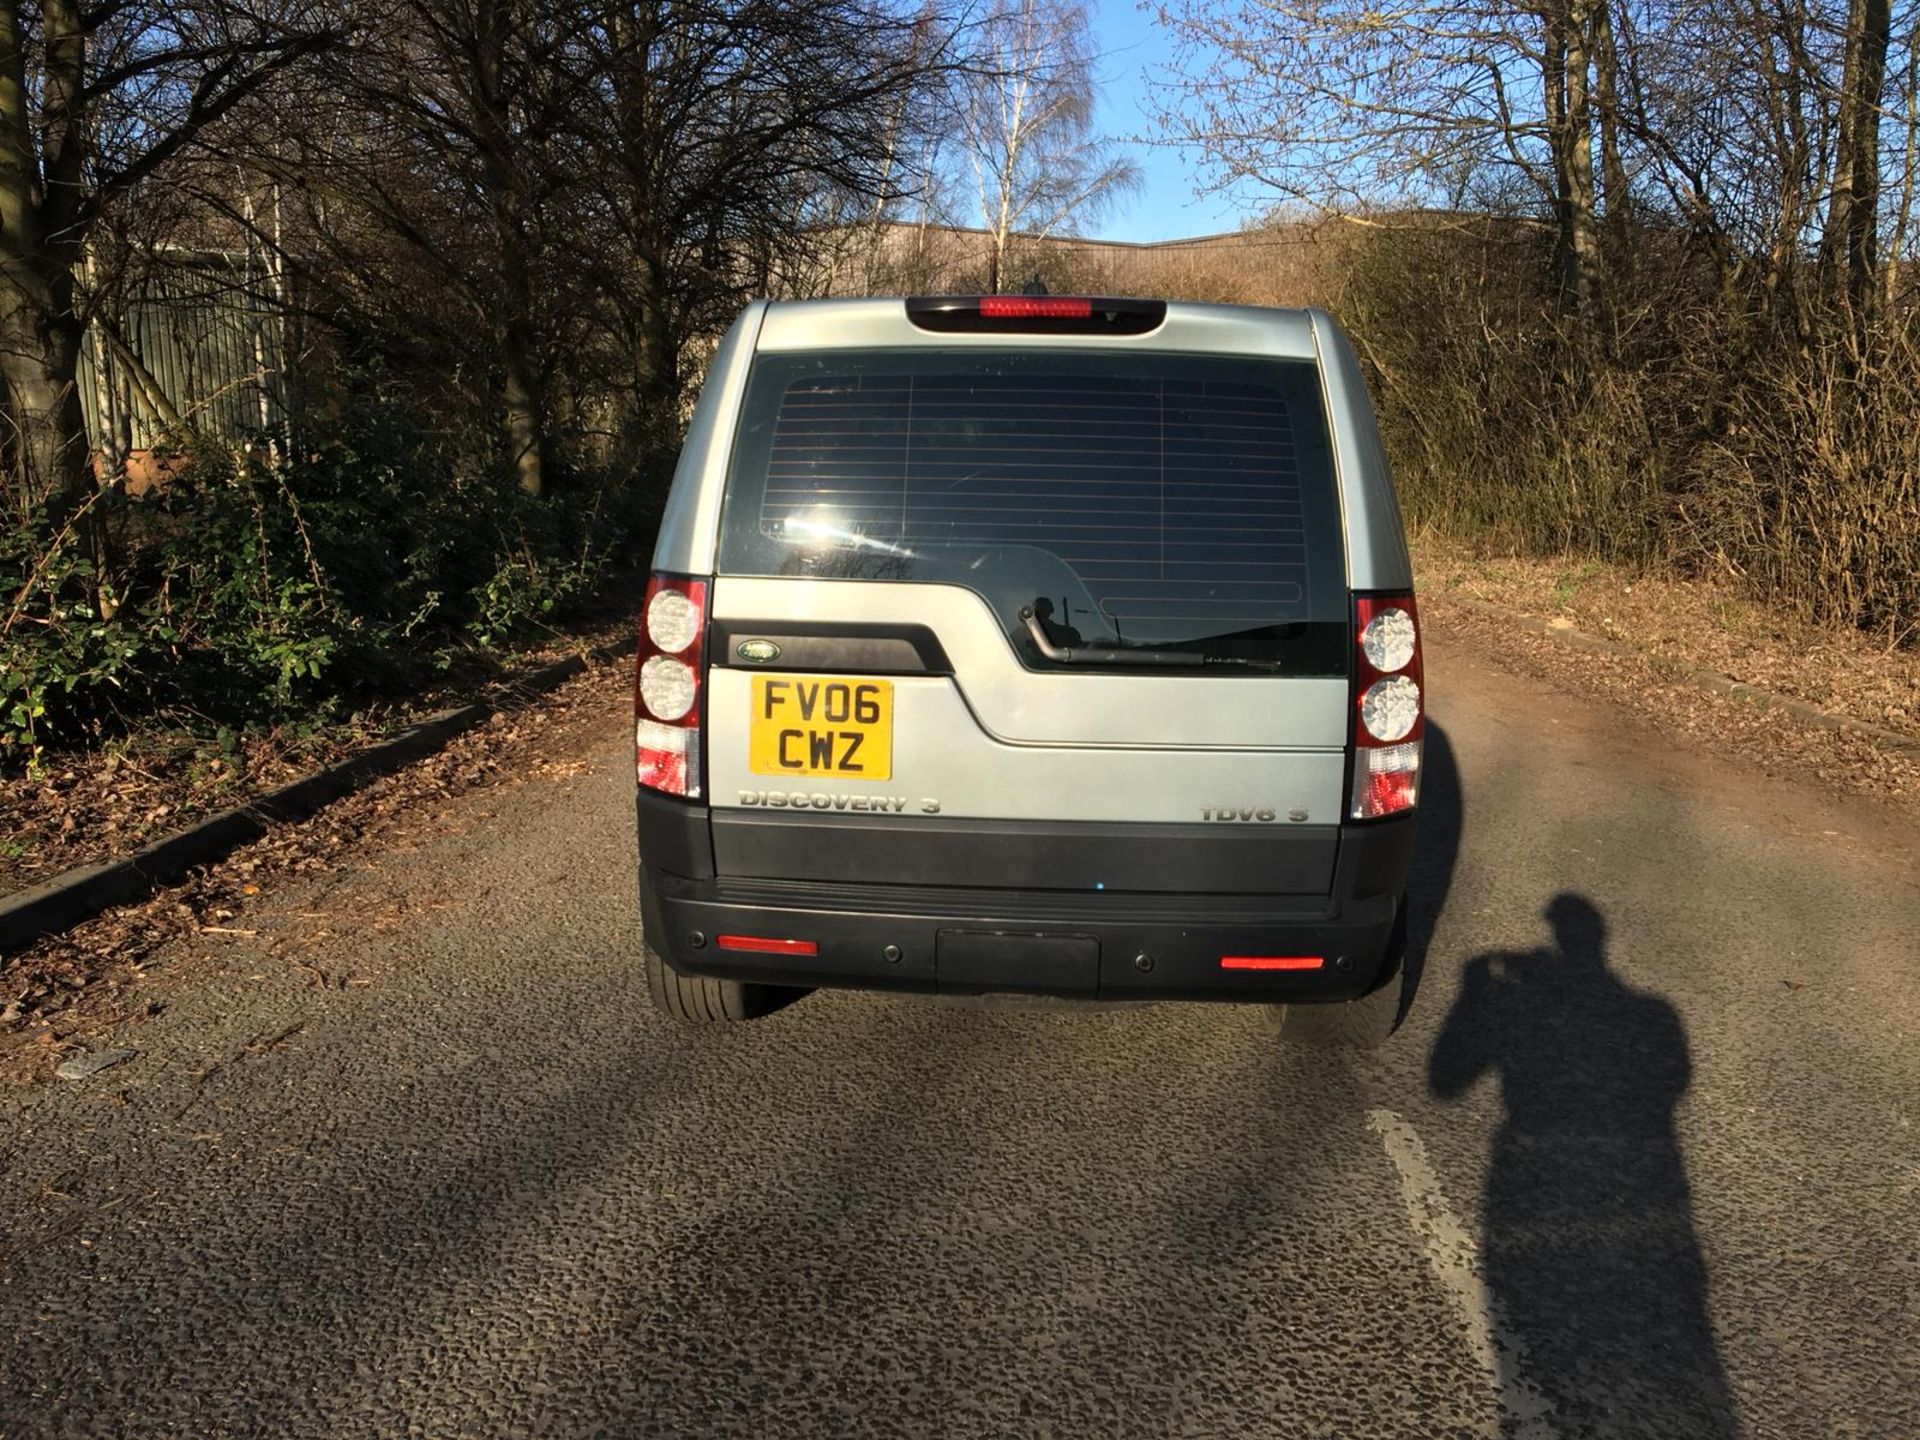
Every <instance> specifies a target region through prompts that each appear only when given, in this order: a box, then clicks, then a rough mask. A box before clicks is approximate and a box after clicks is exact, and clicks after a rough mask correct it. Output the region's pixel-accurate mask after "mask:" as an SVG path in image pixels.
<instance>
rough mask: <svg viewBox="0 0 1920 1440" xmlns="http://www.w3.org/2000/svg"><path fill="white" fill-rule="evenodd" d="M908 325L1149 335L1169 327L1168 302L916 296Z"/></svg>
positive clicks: (958, 330)
mask: <svg viewBox="0 0 1920 1440" xmlns="http://www.w3.org/2000/svg"><path fill="white" fill-rule="evenodd" d="M906 304H907V319H909V320H911V321H912V322H913V323H914V324H915V325H916V326H918V327H919V328H920V329H922V330H937V331H939V332H941V333H942V334H948V335H961V334H969V333H993V334H1000V335H1145V334H1146V333H1147V332H1148V331H1150V330H1157V329H1159V328H1160V326H1161V325H1162V324H1164V323H1165V322H1166V318H1167V302H1166V301H1164V300H1131V299H1122V298H1117V297H1115V298H1107V297H1103V296H1088V295H915V296H912V297H910V298H909V299H908V300H907V302H906Z"/></svg>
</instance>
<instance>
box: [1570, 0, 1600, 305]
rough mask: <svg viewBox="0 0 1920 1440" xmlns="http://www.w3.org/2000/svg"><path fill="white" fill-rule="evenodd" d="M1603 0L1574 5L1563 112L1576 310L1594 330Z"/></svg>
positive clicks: (1597, 277) (1597, 281) (1597, 296)
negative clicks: (1595, 52) (1595, 36)
mask: <svg viewBox="0 0 1920 1440" xmlns="http://www.w3.org/2000/svg"><path fill="white" fill-rule="evenodd" d="M1598 3H1599V0H1587V3H1584V4H1578V3H1577V4H1576V5H1575V6H1574V8H1573V9H1572V12H1571V13H1570V14H1569V16H1568V24H1567V28H1566V36H1567V49H1566V56H1567V63H1566V100H1567V112H1566V117H1565V130H1564V134H1565V137H1566V139H1565V145H1566V155H1567V164H1566V174H1567V196H1566V205H1567V239H1568V244H1569V246H1570V247H1571V251H1572V254H1571V262H1572V272H1573V310H1574V316H1575V318H1576V320H1577V321H1578V323H1579V326H1580V328H1581V329H1582V331H1584V332H1586V333H1587V334H1589V335H1591V333H1592V332H1593V329H1594V326H1595V325H1596V323H1597V322H1598V319H1599V313H1600V306H1601V303H1602V288H1601V283H1600V281H1601V265H1600V233H1599V225H1598V223H1597V221H1596V218H1595V216H1596V213H1597V210H1598V206H1597V204H1596V201H1595V195H1594V181H1593V104H1592V99H1591V92H1590V90H1589V83H1590V82H1589V75H1590V67H1591V65H1592V55H1591V51H1590V48H1589V47H1590V44H1591V39H1592V29H1593V10H1594V8H1595V6H1596V5H1597V4H1598Z"/></svg>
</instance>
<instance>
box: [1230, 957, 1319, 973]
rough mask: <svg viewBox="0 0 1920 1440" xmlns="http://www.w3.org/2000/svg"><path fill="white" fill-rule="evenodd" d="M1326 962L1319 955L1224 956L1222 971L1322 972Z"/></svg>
mask: <svg viewBox="0 0 1920 1440" xmlns="http://www.w3.org/2000/svg"><path fill="white" fill-rule="evenodd" d="M1326 963H1327V962H1326V960H1325V959H1324V958H1323V957H1321V956H1319V955H1222V956H1221V957H1220V968H1221V969H1222V970H1321V969H1324V968H1325V967H1326Z"/></svg>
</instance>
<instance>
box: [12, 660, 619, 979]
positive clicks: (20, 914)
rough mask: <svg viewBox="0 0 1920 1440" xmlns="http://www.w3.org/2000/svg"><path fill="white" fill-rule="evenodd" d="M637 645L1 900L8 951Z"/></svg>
mask: <svg viewBox="0 0 1920 1440" xmlns="http://www.w3.org/2000/svg"><path fill="white" fill-rule="evenodd" d="M628 648H629V646H628V645H627V644H626V643H625V642H607V643H604V644H600V645H596V646H594V647H592V648H591V649H589V650H586V651H584V652H582V653H579V654H575V655H569V656H567V657H566V658H565V659H562V660H558V661H554V662H552V663H550V664H546V665H542V666H539V667H537V668H535V669H532V670H529V671H526V672H524V673H522V674H520V675H516V676H510V677H508V678H507V679H506V680H504V681H501V682H499V683H498V684H497V685H495V686H493V687H491V689H492V692H493V695H492V698H490V699H487V700H482V701H477V702H475V703H472V704H467V705H461V706H457V707H455V708H453V709H450V710H442V711H440V712H439V713H438V714H435V715H430V716H428V717H426V718H425V719H424V720H421V721H419V722H417V723H416V724H414V725H411V726H409V727H408V728H407V729H405V730H403V731H402V732H401V733H400V734H398V735H396V736H394V737H393V738H392V739H389V740H383V741H381V742H379V743H378V744H375V745H369V746H367V747H366V748H364V749H362V750H358V751H356V752H355V753H354V754H352V755H350V756H348V757H347V758H346V759H344V760H342V761H339V762H338V763H336V764H333V765H328V766H325V767H323V768H321V769H320V770H317V771H315V772H314V773H313V774H311V775H307V776H305V777H303V778H302V779H299V780H296V781H294V782H293V783H291V784H289V785H283V786H281V787H279V788H278V789H275V790H271V791H268V792H267V793H265V794H262V795H260V796H257V797H256V798H254V799H253V800H251V801H249V802H248V803H247V804H245V805H241V806H236V807H235V808H233V809H230V810H224V811H221V812H220V813H218V814H215V815H210V816H208V817H207V818H206V819H204V820H201V821H199V822H197V823H195V824H193V825H189V826H187V827H186V828H184V829H181V830H176V831H174V832H173V833H172V834H169V835H166V836H163V837H162V838H160V839H158V840H155V841H152V842H151V843H149V844H147V845H143V846H142V847H140V848H139V849H138V850H135V851H133V852H132V853H131V854H129V855H126V856H124V857H122V858H120V859H117V860H110V861H107V862H105V863H103V864H97V865H85V866H81V867H78V868H76V869H73V870H68V871H66V872H64V873H63V874H60V875H56V876H55V877H53V878H52V879H51V880H48V881H45V882H43V883H42V884H39V885H36V886H33V887H32V888H30V889H27V890H21V891H17V892H15V893H14V894H11V895H8V896H6V897H4V898H0V954H9V953H11V952H13V951H16V950H21V949H25V948H26V947H27V946H29V945H31V944H32V943H33V942H34V941H36V940H39V939H42V938H44V937H45V936H48V935H55V934H58V933H60V932H61V931H64V930H67V929H69V928H71V927H72V926H74V925H77V924H79V923H80V922H81V921H83V920H88V919H91V918H92V917H93V916H95V915H98V914H100V913H101V912H102V911H104V910H107V909H109V908H111V907H113V906H115V905H126V904H131V903H133V902H135V901H138V900H142V899H145V898H146V897H147V896H149V895H151V894H152V893H153V892H154V891H155V890H157V889H159V888H161V887H162V886H164V885H168V884H172V883H174V882H175V881H178V880H180V879H182V878H183V877H184V876H185V875H186V874H187V873H188V872H189V871H191V870H193V869H195V868H197V867H199V866H202V865H209V864H212V863H213V862H215V861H218V860H221V859H224V858H225V857H226V856H228V855H230V854H232V853H233V852H234V851H235V850H237V849H239V848H240V847H241V846H242V845H246V844H249V843H251V842H252V841H255V840H258V839H259V838H260V837H261V836H263V835H265V834H266V833H267V831H268V829H269V828H270V827H271V826H273V825H276V824H284V823H286V822H287V821H290V820H300V819H304V818H306V817H307V816H309V815H312V814H314V813H315V812H317V811H319V810H321V809H323V808H325V807H326V806H327V805H330V804H332V803H333V802H334V801H336V800H338V799H340V798H342V797H343V796H346V795H350V794H352V793H353V792H354V791H356V790H359V789H360V788H362V787H363V786H365V785H366V784H367V783H368V782H370V781H372V780H375V779H377V778H379V777H380V776H382V775H388V774H391V773H392V772H394V771H396V770H399V769H401V768H402V767H403V766H406V765H408V764H411V763H412V762H414V761H416V760H419V759H422V758H424V757H426V756H428V755H431V754H433V753H434V752H436V751H438V750H440V749H441V748H442V747H444V746H445V745H446V744H447V742H448V741H450V740H452V739H453V738H454V737H455V736H456V735H459V734H461V733H462V732H464V731H467V730H470V729H472V728H473V727H474V726H476V725H479V724H481V723H483V722H484V721H486V720H487V719H488V718H489V717H490V716H492V715H493V714H494V713H495V711H496V710H497V709H498V708H499V705H500V703H501V702H503V701H506V700H510V699H512V698H513V697H515V696H521V697H530V696H534V695H538V694H541V693H543V692H545V691H548V690H552V689H553V688H555V687H556V686H558V685H560V684H562V683H564V682H565V681H567V680H570V679H571V678H573V677H574V676H575V675H578V674H581V673H582V672H583V671H585V670H586V669H587V668H588V667H589V666H591V665H595V664H605V663H607V662H608V661H611V660H614V659H616V658H618V657H619V656H622V655H624V654H626V653H627V650H628Z"/></svg>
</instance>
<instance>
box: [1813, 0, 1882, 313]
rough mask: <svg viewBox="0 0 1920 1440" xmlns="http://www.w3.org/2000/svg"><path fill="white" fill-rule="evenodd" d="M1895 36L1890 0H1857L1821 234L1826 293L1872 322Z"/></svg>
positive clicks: (1852, 6) (1850, 14) (1850, 12)
mask: <svg viewBox="0 0 1920 1440" xmlns="http://www.w3.org/2000/svg"><path fill="white" fill-rule="evenodd" d="M1892 34H1893V13H1892V6H1891V4H1890V0H1850V3H1849V4H1848V6H1847V48H1846V55H1845V59H1844V62H1843V64H1842V68H1841V76H1840V117H1839V122H1840V123H1839V132H1838V135H1837V137H1836V140H1835V143H1834V157H1833V187H1832V190H1831V192H1830V195H1829V198H1828V201H1827V223H1826V228H1825V230H1824V231H1823V233H1822V235H1821V241H1820V263H1821V268H1822V269H1823V271H1824V272H1825V277H1826V288H1827V292H1828V294H1830V295H1834V296H1837V297H1838V298H1839V299H1840V300H1841V302H1842V303H1843V304H1844V305H1845V306H1846V307H1847V308H1848V309H1849V310H1850V311H1851V312H1852V313H1853V315H1854V317H1855V321H1856V325H1864V324H1865V323H1866V321H1867V319H1868V317H1869V316H1870V315H1871V313H1872V310H1873V302H1874V288H1875V287H1874V279H1875V276H1874V251H1875V241H1876V239H1877V238H1878V233H1879V225H1880V92H1881V91H1882V90H1883V89H1884V88H1885V87H1886V81H1887V47H1888V45H1889V43H1890V41H1891V39H1892Z"/></svg>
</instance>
